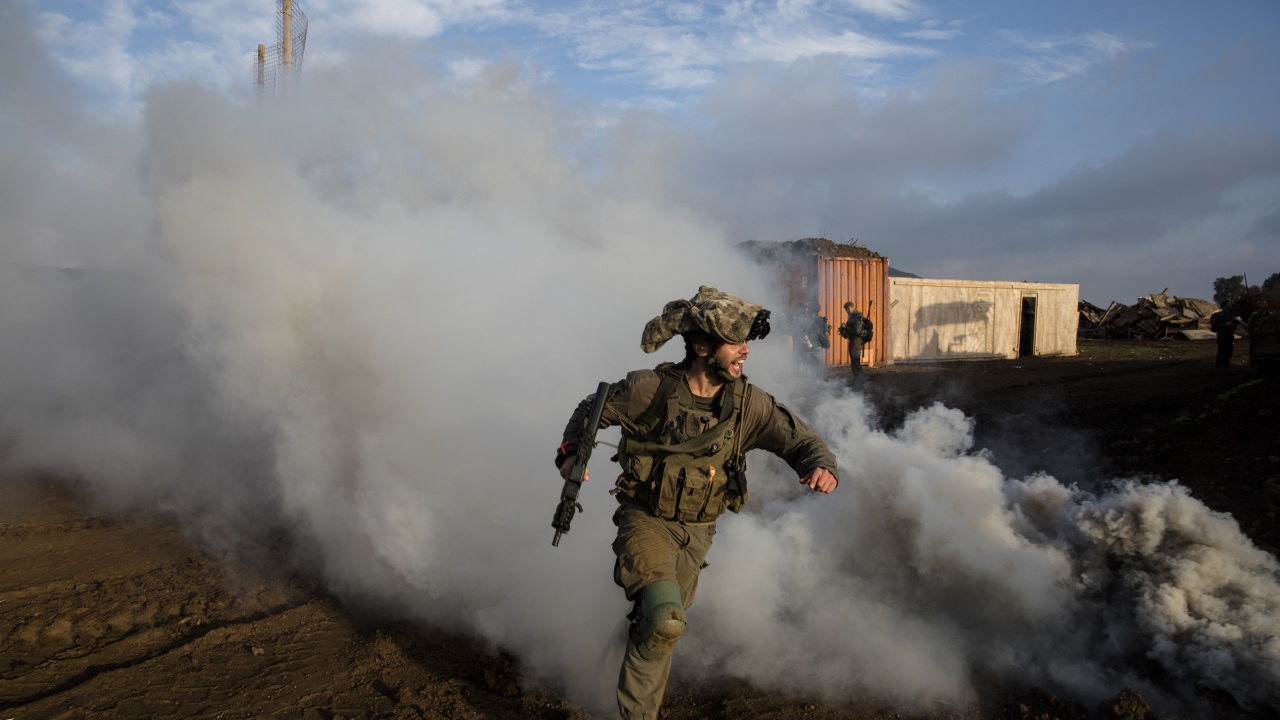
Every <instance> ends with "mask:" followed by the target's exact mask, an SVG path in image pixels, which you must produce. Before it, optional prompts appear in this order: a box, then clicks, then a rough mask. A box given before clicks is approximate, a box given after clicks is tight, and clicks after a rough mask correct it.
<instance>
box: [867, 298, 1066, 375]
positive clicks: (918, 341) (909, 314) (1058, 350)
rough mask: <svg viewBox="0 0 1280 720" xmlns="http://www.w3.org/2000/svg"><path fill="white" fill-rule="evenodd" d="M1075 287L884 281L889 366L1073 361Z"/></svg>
mask: <svg viewBox="0 0 1280 720" xmlns="http://www.w3.org/2000/svg"><path fill="white" fill-rule="evenodd" d="M1079 298H1080V286H1079V285H1077V284H1048V283H1034V282H1004V281H997V280H993V281H985V280H933V279H928V278H905V277H890V278H889V308H888V310H889V318H888V341H889V342H888V348H887V354H888V358H887V360H888V361H889V362H891V363H911V362H939V361H948V360H994V359H1013V358H1017V357H1024V356H1030V355H1075V354H1076V328H1077V326H1078V325H1079Z"/></svg>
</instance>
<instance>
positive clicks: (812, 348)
mask: <svg viewBox="0 0 1280 720" xmlns="http://www.w3.org/2000/svg"><path fill="white" fill-rule="evenodd" d="M830 332H831V323H829V322H827V319H826V318H825V317H823V316H821V315H819V314H818V313H817V311H816V310H815V309H814V308H813V307H812V306H809V305H804V306H803V307H801V308H800V316H799V318H797V319H796V323H795V334H794V336H793V338H794V340H795V344H796V353H797V355H798V359H799V361H800V372H801V374H803V375H805V376H807V377H821V374H822V351H823V350H824V349H826V348H829V347H831V341H830V340H828V339H827V336H828V335H829V333H830Z"/></svg>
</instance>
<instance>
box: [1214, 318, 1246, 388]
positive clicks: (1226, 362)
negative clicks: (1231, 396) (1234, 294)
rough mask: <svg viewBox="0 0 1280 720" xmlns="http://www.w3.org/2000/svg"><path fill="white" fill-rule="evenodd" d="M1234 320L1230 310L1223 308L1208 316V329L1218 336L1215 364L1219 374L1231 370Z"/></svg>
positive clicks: (1234, 337)
mask: <svg viewBox="0 0 1280 720" xmlns="http://www.w3.org/2000/svg"><path fill="white" fill-rule="evenodd" d="M1238 324H1239V322H1238V321H1237V320H1236V316H1235V314H1234V313H1233V312H1232V310H1230V309H1227V308H1223V309H1221V310H1219V311H1218V312H1216V313H1214V314H1212V315H1210V316H1209V329H1210V330H1212V331H1213V333H1214V335H1217V336H1218V357H1217V359H1216V361H1215V365H1216V367H1217V370H1218V374H1219V375H1226V374H1227V373H1229V372H1231V355H1232V353H1234V352H1235V349H1236V327H1237V325H1238Z"/></svg>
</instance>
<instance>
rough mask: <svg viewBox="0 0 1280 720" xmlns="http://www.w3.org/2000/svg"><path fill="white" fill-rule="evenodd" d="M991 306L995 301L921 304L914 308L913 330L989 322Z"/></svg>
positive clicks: (993, 305)
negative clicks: (916, 308) (918, 307)
mask: <svg viewBox="0 0 1280 720" xmlns="http://www.w3.org/2000/svg"><path fill="white" fill-rule="evenodd" d="M993 307H995V303H993V302H991V301H990V300H977V301H974V302H949V303H936V304H933V305H923V306H921V307H920V309H918V310H916V318H915V326H916V327H915V330H916V332H920V331H923V330H924V329H925V328H930V327H939V326H942V325H968V324H970V323H976V322H981V323H984V324H985V323H989V322H990V321H991V308H993Z"/></svg>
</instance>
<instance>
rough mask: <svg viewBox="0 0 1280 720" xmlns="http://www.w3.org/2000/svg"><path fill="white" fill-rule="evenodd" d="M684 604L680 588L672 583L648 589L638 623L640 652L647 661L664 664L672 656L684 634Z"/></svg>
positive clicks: (667, 582)
mask: <svg viewBox="0 0 1280 720" xmlns="http://www.w3.org/2000/svg"><path fill="white" fill-rule="evenodd" d="M684 626H685V620H684V602H682V601H681V599H680V586H679V585H677V584H676V583H673V582H671V581H669V580H662V581H659V582H656V583H653V584H651V585H649V586H648V587H646V588H645V589H644V597H643V598H641V600H640V617H639V619H638V621H637V622H636V642H635V645H636V652H638V653H640V657H642V658H644V659H645V660H661V659H662V658H665V657H666V656H667V655H670V654H671V650H672V648H674V647H675V645H676V641H677V640H679V639H680V635H681V633H683V632H684Z"/></svg>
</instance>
